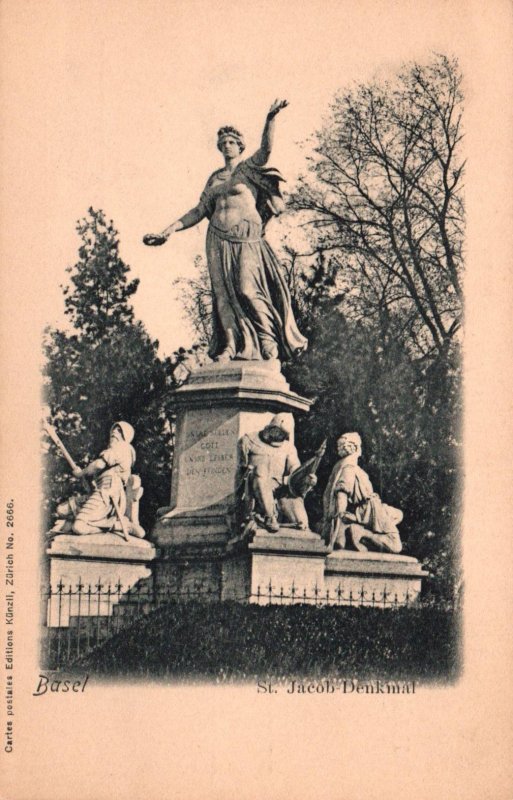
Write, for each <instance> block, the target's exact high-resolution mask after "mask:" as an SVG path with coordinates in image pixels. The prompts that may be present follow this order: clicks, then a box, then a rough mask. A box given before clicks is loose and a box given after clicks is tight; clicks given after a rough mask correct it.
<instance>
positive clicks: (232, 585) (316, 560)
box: [222, 527, 326, 604]
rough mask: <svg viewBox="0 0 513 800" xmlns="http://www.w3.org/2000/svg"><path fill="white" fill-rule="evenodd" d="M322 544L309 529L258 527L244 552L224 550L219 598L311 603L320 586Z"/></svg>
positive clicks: (318, 537)
mask: <svg viewBox="0 0 513 800" xmlns="http://www.w3.org/2000/svg"><path fill="white" fill-rule="evenodd" d="M325 558H326V545H325V544H324V542H323V541H322V540H321V538H320V536H318V535H317V534H315V533H312V532H311V531H298V530H294V529H293V528H287V527H281V528H280V531H279V533H272V534H271V533H268V532H267V531H264V530H258V531H257V532H256V534H255V536H254V539H253V541H252V542H251V543H250V544H249V545H247V546H246V549H245V552H237V546H236V545H235V546H234V547H233V548H232V550H231V552H230V548H229V549H228V552H227V556H226V559H225V562H224V565H223V591H222V597H223V599H226V600H231V599H233V600H246V601H249V602H251V603H260V604H267V603H283V604H287V603H293V602H309V603H311V602H315V599H316V597H317V596H318V594H319V592H321V591H322V589H323V587H324V562H325Z"/></svg>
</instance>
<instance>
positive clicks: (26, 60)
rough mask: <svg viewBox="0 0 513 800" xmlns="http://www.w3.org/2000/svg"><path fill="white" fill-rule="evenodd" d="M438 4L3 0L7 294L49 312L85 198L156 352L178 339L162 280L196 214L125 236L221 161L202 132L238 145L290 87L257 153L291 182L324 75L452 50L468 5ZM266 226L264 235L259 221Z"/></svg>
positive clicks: (176, 312) (177, 319)
mask: <svg viewBox="0 0 513 800" xmlns="http://www.w3.org/2000/svg"><path fill="white" fill-rule="evenodd" d="M451 6H452V4H450V3H447V4H440V5H439V6H438V7H437V8H436V9H433V8H432V6H431V3H422V2H415V3H409V2H402V3H401V2H399V3H395V2H394V3H393V2H369V3H366V4H358V3H356V4H355V3H344V2H323V3H319V4H315V3H312V2H311V3H304V4H301V3H296V2H288V0H286V1H285V2H283V1H282V2H279V1H278V2H276V0H273V2H271V0H265V1H264V2H262V0H260V2H254V1H252V2H250V1H249V0H242V2H241V0H238V2H226V0H221V2H206V0H204V1H203V2H171V1H170V0H169V1H168V2H162V1H161V2H159V1H158V0H134V1H132V2H131V1H130V0H121V1H120V0H110V1H109V2H98V0H87V2H86V1H85V0H84V2H78V1H77V0H65V1H64V0H62V2H52V0H43V2H31V1H30V2H24V1H23V0H22V2H12V1H11V2H6V3H4V5H3V6H2V8H3V11H2V19H3V22H4V26H5V29H6V31H7V34H6V36H5V37H4V40H5V41H7V43H8V48H7V50H8V58H7V59H6V60H5V64H6V65H5V69H4V93H6V94H7V97H6V99H5V101H4V102H3V110H4V114H5V115H6V119H8V120H9V121H10V125H8V126H7V128H6V131H5V133H4V136H3V146H4V154H5V157H6V161H4V166H3V171H4V197H5V198H6V199H4V209H6V213H7V214H8V217H9V221H10V223H11V224H10V225H9V226H8V228H9V230H8V233H6V234H5V239H4V247H5V248H6V252H7V253H8V259H7V265H8V269H12V270H16V271H22V272H23V273H24V274H27V273H28V274H29V275H30V281H29V282H28V284H27V283H26V282H23V292H27V291H29V292H33V293H34V296H35V298H34V299H36V298H37V302H36V303H35V307H36V308H37V312H36V314H37V317H38V318H37V322H38V323H39V324H40V325H41V327H43V326H44V325H45V324H46V323H50V324H53V325H62V324H63V319H64V318H63V300H62V294H61V291H60V289H59V284H61V283H62V282H63V281H65V280H66V273H65V268H66V266H67V265H68V264H72V263H74V262H75V260H76V258H77V249H78V245H79V238H78V236H77V234H76V232H75V221H76V220H77V219H78V218H79V217H80V216H82V215H84V214H85V213H86V210H87V208H88V207H89V206H91V205H92V206H93V207H96V208H98V207H100V208H102V209H103V210H104V211H105V213H106V214H107V216H108V218H109V219H113V221H114V224H115V226H116V227H117V229H118V230H119V233H120V238H121V255H122V258H123V259H124V260H125V261H126V262H127V263H128V264H129V265H130V266H131V268H132V273H133V275H134V276H137V277H139V278H140V280H141V283H140V287H139V289H138V292H137V294H136V296H135V298H134V306H135V311H136V314H137V316H138V318H140V319H142V320H143V321H144V323H145V325H146V327H147V329H148V331H149V333H150V335H151V336H152V337H153V338H158V339H159V341H160V343H161V349H162V351H163V352H165V353H170V352H171V351H172V350H173V349H174V348H176V347H178V346H180V345H182V344H188V343H189V342H190V332H189V331H188V328H187V324H186V323H185V322H184V320H183V317H182V313H181V306H180V302H179V297H178V290H177V289H176V288H173V286H172V280H173V278H175V277H179V276H185V275H188V274H191V269H192V263H193V258H194V256H195V255H196V254H198V253H203V248H204V239H205V232H206V226H207V222H206V221H203V223H201V224H200V225H199V226H198V227H196V228H194V229H190V230H188V231H185V232H182V233H178V234H177V235H176V236H174V237H173V238H172V239H171V240H170V241H169V242H168V243H167V244H166V245H165V246H164V247H162V248H155V249H153V248H147V247H145V246H143V244H142V242H141V238H142V236H143V234H144V233H147V232H156V231H158V230H161V229H162V228H163V227H164V226H165V225H167V224H169V223H170V222H171V221H173V220H174V219H176V218H177V217H179V216H181V215H182V214H183V213H184V212H185V211H187V210H188V209H189V208H190V207H192V206H193V205H195V203H196V202H197V199H198V197H199V194H200V192H201V190H202V188H203V186H204V184H205V181H206V179H207V177H208V176H209V174H210V173H211V172H212V171H213V170H214V169H217V168H218V167H219V166H221V164H222V160H221V156H220V154H219V153H218V151H217V150H216V137H215V133H216V131H217V129H218V128H219V127H220V126H221V125H224V124H232V125H235V126H236V127H238V128H240V129H241V130H242V131H243V132H244V133H245V135H246V141H247V151H246V155H249V154H250V153H251V152H252V150H254V149H256V147H257V146H258V143H259V137H260V133H261V129H262V126H263V123H264V118H265V114H266V112H267V110H268V107H269V106H270V104H271V103H272V101H273V100H274V98H275V97H283V98H286V99H288V100H289V102H290V106H289V107H288V108H287V109H285V110H284V111H283V112H282V113H281V114H280V115H279V116H278V118H277V131H276V139H275V148H274V153H273V157H272V159H271V162H270V163H271V164H272V165H273V166H277V167H278V168H279V169H280V170H281V171H282V173H283V174H284V176H285V177H286V178H287V179H288V184H289V185H292V183H293V181H294V178H295V176H296V175H297V174H298V172H299V171H300V170H301V169H302V168H303V167H304V164H305V156H304V153H303V152H302V150H301V149H300V147H299V144H298V143H299V142H301V141H303V140H305V139H306V138H307V137H308V136H309V135H310V134H311V133H312V132H313V131H315V129H316V128H317V127H318V126H319V125H320V124H321V121H322V117H323V115H325V114H326V113H327V110H328V105H329V102H330V99H331V98H332V96H333V93H334V92H335V90H336V89H337V88H339V87H344V86H349V85H350V84H351V83H353V82H355V81H357V82H358V81H365V80H368V79H369V78H371V77H372V76H373V75H374V74H375V73H376V72H378V73H380V74H387V73H389V74H393V73H394V72H395V71H396V69H398V68H399V66H400V65H401V63H402V62H403V61H405V60H408V59H413V58H415V59H419V60H422V59H424V58H428V57H429V53H430V51H432V50H439V51H444V52H447V53H450V54H452V53H455V54H456V55H457V54H458V50H459V48H460V45H461V42H462V41H463V39H462V38H461V37H463V36H464V31H465V24H463V23H464V21H465V20H464V18H465V16H466V15H467V14H466V12H465V10H464V8H463V6H464V4H462V12H461V14H460V15H459V16H458V18H455V16H454V13H453V10H451ZM468 16H469V21H471V20H470V17H471V16H472V15H471V14H468ZM393 40H395V41H394V46H393V47H392V48H391V46H390V43H391V41H393ZM6 88H7V89H8V91H7V92H5V90H6ZM273 228H274V229H275V230H274V231H273ZM268 232H269V238H270V240H271V241H273V239H274V240H276V238H277V232H276V225H275V223H274V222H273V223H271V224H270V226H269V228H268ZM273 233H274V235H273Z"/></svg>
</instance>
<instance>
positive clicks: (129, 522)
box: [52, 422, 145, 539]
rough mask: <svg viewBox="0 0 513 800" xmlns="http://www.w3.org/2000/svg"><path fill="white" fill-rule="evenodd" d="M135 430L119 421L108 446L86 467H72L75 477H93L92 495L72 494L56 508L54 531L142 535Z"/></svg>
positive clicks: (83, 533)
mask: <svg viewBox="0 0 513 800" xmlns="http://www.w3.org/2000/svg"><path fill="white" fill-rule="evenodd" d="M133 438H134V429H133V427H132V426H131V425H130V424H129V423H128V422H116V423H115V424H114V425H113V426H112V428H111V431H110V439H109V446H108V447H107V448H106V449H105V450H103V451H102V452H101V453H100V455H99V456H98V458H96V459H95V460H94V461H91V462H90V464H88V465H87V466H86V467H85V468H84V469H80V468H79V467H77V466H76V465H74V466H73V468H72V471H73V475H74V476H75V477H76V478H92V479H94V489H93V491H92V492H91V493H90V494H89V495H80V496H74V497H71V498H70V499H69V500H66V501H65V502H63V503H61V504H60V505H59V506H58V507H57V515H58V517H60V519H59V520H58V521H57V523H56V525H55V527H54V528H53V531H52V533H53V534H56V533H75V534H77V535H79V536H82V535H86V534H91V533H108V532H114V533H121V534H122V535H123V536H124V537H125V538H126V539H128V536H129V535H130V536H136V537H138V538H143V537H144V535H145V532H144V529H143V528H142V527H141V526H140V524H139V520H138V501H139V498H140V497H141V495H142V488H141V482H140V479H139V477H138V476H136V475H132V474H131V470H132V466H133V463H134V461H135V450H134V448H133V447H132V445H131V441H132V440H133Z"/></svg>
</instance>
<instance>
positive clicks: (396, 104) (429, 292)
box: [291, 55, 464, 355]
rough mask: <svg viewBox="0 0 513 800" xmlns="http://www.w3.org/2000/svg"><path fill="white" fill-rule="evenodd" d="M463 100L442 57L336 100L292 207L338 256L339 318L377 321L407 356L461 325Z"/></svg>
mask: <svg viewBox="0 0 513 800" xmlns="http://www.w3.org/2000/svg"><path fill="white" fill-rule="evenodd" d="M461 103H462V93H461V75H460V73H459V70H458V65H457V63H456V61H455V60H451V59H449V58H447V57H445V56H442V55H440V56H437V57H435V58H434V59H433V60H432V62H431V63H429V64H427V65H419V64H413V65H408V66H407V67H405V68H404V69H403V70H402V71H401V73H400V74H399V76H398V78H397V80H396V82H395V83H393V84H391V83H387V82H381V83H379V82H374V83H372V84H370V85H367V84H365V85H360V86H357V87H356V88H355V89H353V90H352V91H349V92H341V93H339V94H338V95H337V96H336V97H335V100H334V102H333V104H332V107H331V115H330V117H329V119H328V120H327V122H326V124H325V125H324V127H323V128H322V130H320V131H319V132H318V134H317V143H316V146H315V153H314V155H313V156H312V157H311V159H310V172H309V174H308V175H305V176H303V177H302V178H301V179H300V181H299V183H298V186H297V188H296V191H295V192H294V194H293V196H292V198H291V201H292V204H293V206H294V208H296V209H297V210H298V211H301V212H305V213H306V215H307V219H308V220H309V222H310V224H311V225H312V227H313V229H314V231H315V237H314V239H315V243H316V245H317V247H319V248H321V249H329V250H331V251H335V252H336V254H337V256H338V258H339V262H340V264H341V267H342V271H343V274H342V275H341V276H340V277H341V279H342V281H343V283H344V286H345V289H346V291H347V312H348V313H352V315H353V317H354V318H356V319H369V318H371V317H374V318H376V317H380V316H381V317H383V315H384V313H386V314H387V315H388V318H389V327H390V329H392V327H393V328H394V329H395V332H396V335H397V336H398V337H399V336H400V337H401V338H402V339H403V340H404V341H405V342H406V343H407V345H408V347H410V348H411V349H412V351H413V352H414V354H415V355H427V354H431V353H432V352H433V350H435V351H436V352H438V353H439V354H442V355H443V354H444V353H446V352H447V350H448V348H449V347H450V345H451V342H452V341H453V340H454V337H455V335H456V333H457V331H458V329H459V327H460V324H461V302H462V289H461V266H462V239H463V225H464V219H463V214H464V209H463V200H462V195H461V192H462V177H463V168H464V162H463V161H462V157H461V153H460V149H461V140H462V135H463V134H462V126H461V119H462V109H461Z"/></svg>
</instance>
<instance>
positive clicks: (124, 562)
mask: <svg viewBox="0 0 513 800" xmlns="http://www.w3.org/2000/svg"><path fill="white" fill-rule="evenodd" d="M46 553H47V555H48V556H49V560H50V591H51V597H50V599H49V601H48V611H47V624H48V626H50V627H55V626H58V627H65V626H67V625H68V623H69V619H70V617H73V616H76V615H77V614H78V612H79V611H80V615H81V616H107V615H110V614H112V609H113V607H114V606H115V605H116V603H117V602H118V600H119V599H120V598H122V597H123V594H124V593H125V592H127V591H128V590H129V589H131V588H132V587H133V586H135V584H136V583H138V582H139V581H141V580H143V579H145V578H149V577H150V575H151V570H150V564H151V562H152V561H154V559H155V557H156V548H155V547H154V545H152V544H151V542H148V541H146V540H145V539H138V538H136V537H133V536H131V537H130V541H129V542H126V541H125V540H124V539H122V538H121V537H120V536H117V535H116V534H115V533H93V534H91V535H89V536H75V535H72V534H62V535H60V536H55V537H54V538H53V539H52V540H51V542H50V546H49V547H48V549H47V550H46ZM79 586H81V587H83V588H82V589H81V592H80V595H81V596H80V597H79V592H78V587H79ZM98 586H100V587H101V589H100V594H99V590H98ZM109 587H110V590H111V594H110V595H108V590H109ZM118 587H120V588H118ZM89 588H90V590H91V595H90V597H88V591H89Z"/></svg>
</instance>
